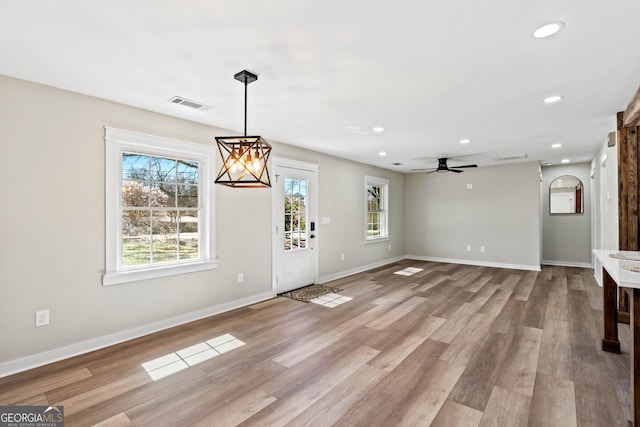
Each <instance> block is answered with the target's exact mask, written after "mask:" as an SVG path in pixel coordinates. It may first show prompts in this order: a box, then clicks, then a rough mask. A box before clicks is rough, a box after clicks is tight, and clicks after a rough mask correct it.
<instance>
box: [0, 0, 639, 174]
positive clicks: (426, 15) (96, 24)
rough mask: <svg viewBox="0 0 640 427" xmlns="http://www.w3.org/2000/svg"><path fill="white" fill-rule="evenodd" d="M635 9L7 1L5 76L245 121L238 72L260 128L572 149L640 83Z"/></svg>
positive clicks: (618, 5) (335, 150) (353, 138)
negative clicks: (179, 101)
mask: <svg viewBox="0 0 640 427" xmlns="http://www.w3.org/2000/svg"><path fill="white" fill-rule="evenodd" d="M551 21H563V22H564V23H565V27H564V30H563V31H562V32H560V33H558V34H556V35H554V36H552V37H550V38H547V39H533V38H532V37H531V33H532V31H533V30H534V29H536V28H537V27H538V26H540V25H542V24H545V23H548V22H551ZM638 22H640V2H638V1H637V0H615V1H602V0H565V1H559V0H536V1H531V0H493V1H490V2H486V1H485V2H481V1H473V0H449V1H447V2H442V1H434V0H422V1H415V0H414V1H408V0H396V1H388V0H368V1H363V0H341V1H338V0H322V1H308V0H306V1H305V0H270V1H257V0H254V1H241V0H233V1H231V0H190V1H177V0H176V1H169V0H154V1H152V0H110V1H100V2H98V1H86V0H58V1H50V0H39V1H37V0H20V1H9V0H5V1H2V2H1V3H0V58H1V59H0V74H4V75H8V76H13V77H18V78H21V79H25V80H30V81H34V82H38V83H43V84H46V85H50V86H55V87H59V88H63V89H67V90H71V91H75V92H79V93H83V94H88V95H93V96H96V97H100V98H105V99H109V100H113V101H117V102H121V103H124V104H128V105H133V106H136V107H140V108H144V109H147V110H151V111H157V112H161V113H165V114H169V115H172V116H177V117H182V118H185V119H188V120H193V121H197V122H201V123H206V124H209V125H213V126H217V127H221V128H225V129H230V130H232V131H237V132H242V128H243V101H244V89H243V85H242V84H241V83H240V82H238V81H236V80H234V79H233V75H234V74H235V73H236V72H238V71H241V70H243V69H248V70H250V71H252V72H254V73H256V74H258V75H259V79H258V81H257V82H255V83H252V84H250V85H249V87H248V93H249V102H248V109H249V114H248V133H249V134H259V135H262V136H263V137H265V138H266V139H267V140H269V139H272V140H276V141H280V142H284V143H287V144H292V145H297V146H301V147H305V148H309V149H312V150H317V151H321V152H325V153H329V154H333V155H336V156H340V157H344V158H348V159H353V160H356V161H360V162H364V163H369V164H374V165H378V166H382V167H385V168H388V169H395V170H401V171H409V170H410V169H411V168H420V167H425V166H427V165H430V164H432V161H430V160H425V159H424V158H435V157H440V156H444V155H448V156H467V155H470V154H481V156H475V157H474V156H471V157H467V158H465V159H464V162H465V163H466V162H469V161H475V162H479V163H480V164H481V165H483V164H495V162H494V160H493V158H494V157H503V156H510V155H515V154H527V155H528V159H529V160H540V161H545V162H546V161H549V162H553V163H557V162H559V161H560V159H562V158H568V159H570V160H571V161H572V162H578V161H587V160H590V159H591V158H592V157H593V155H594V153H595V151H596V150H597V148H598V147H599V146H601V144H602V143H603V142H604V141H605V138H606V136H607V133H608V132H610V131H612V130H614V129H615V113H616V112H617V111H622V110H624V109H625V108H626V106H627V104H628V102H629V101H630V100H631V98H632V97H633V95H634V94H635V92H636V90H637V89H638V86H639V85H640V43H639V42H638V41H639V40H640V24H638ZM552 94H561V95H563V96H564V99H563V100H562V101H561V102H559V103H556V104H551V105H547V104H544V103H543V102H542V100H543V98H545V97H547V96H549V95H552ZM175 95H179V96H182V97H185V98H188V99H191V100H195V101H198V102H201V103H204V104H207V105H211V106H212V107H213V108H211V109H209V110H208V111H197V110H193V109H189V108H187V107H184V106H178V105H173V104H171V103H169V102H167V101H168V100H169V99H170V98H171V97H173V96H175ZM374 126H384V127H385V131H384V132H383V133H381V134H376V133H374V132H373V131H372V128H373V127H374ZM462 138H470V139H471V143H470V144H467V145H461V144H460V143H459V141H460V139H462ZM555 142H560V143H562V144H563V147H562V148H561V149H552V148H551V144H552V143H555ZM379 151H386V152H387V153H388V154H387V156H386V157H384V158H381V157H379V156H378V152H379ZM421 158H423V159H422V160H420V159H421ZM392 162H401V163H403V164H404V166H400V167H397V166H392V165H391V163H392Z"/></svg>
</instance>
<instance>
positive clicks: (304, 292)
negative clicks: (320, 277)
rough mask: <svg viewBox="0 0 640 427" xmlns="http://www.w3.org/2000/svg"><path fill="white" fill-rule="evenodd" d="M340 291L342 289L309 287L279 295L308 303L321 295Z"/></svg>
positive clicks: (322, 286)
mask: <svg viewBox="0 0 640 427" xmlns="http://www.w3.org/2000/svg"><path fill="white" fill-rule="evenodd" d="M340 291H342V289H338V288H332V287H330V286H324V285H309V286H305V287H304V288H299V289H294V290H293V291H289V292H283V293H281V294H279V295H280V296H281V297H286V298H291V299H294V300H296V301H302V302H309V301H311V300H312V299H314V298H318V297H321V296H322V295H326V294H330V293H334V292H340Z"/></svg>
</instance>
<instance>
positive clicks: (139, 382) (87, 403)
mask: <svg viewBox="0 0 640 427" xmlns="http://www.w3.org/2000/svg"><path fill="white" fill-rule="evenodd" d="M151 382H152V380H151V378H150V377H149V375H148V374H147V373H146V372H139V373H137V374H135V375H129V376H127V377H125V378H120V379H118V380H116V381H113V382H111V383H109V384H105V385H103V386H102V387H98V388H95V389H92V390H88V391H86V392H84V393H81V394H79V395H77V396H74V397H71V398H69V399H66V400H63V401H61V402H53V404H54V405H62V406H64V413H65V416H67V415H73V414H74V413H76V412H79V411H82V410H84V409H87V408H90V407H91V406H94V405H95V404H97V403H99V402H101V401H103V400H108V399H110V398H112V397H115V396H118V395H120V394H123V393H126V392H128V391H130V390H134V389H136V388H138V387H140V386H143V385H145V384H149V383H151Z"/></svg>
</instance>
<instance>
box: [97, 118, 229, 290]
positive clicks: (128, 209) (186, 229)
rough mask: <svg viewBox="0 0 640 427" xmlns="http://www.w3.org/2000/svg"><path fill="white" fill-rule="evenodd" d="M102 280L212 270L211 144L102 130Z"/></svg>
mask: <svg viewBox="0 0 640 427" xmlns="http://www.w3.org/2000/svg"><path fill="white" fill-rule="evenodd" d="M105 139H106V144H107V145H106V196H107V200H106V209H107V212H106V218H107V224H106V233H107V236H106V242H107V248H106V250H107V256H106V260H107V263H106V264H107V265H106V274H105V275H104V277H103V285H113V284H118V283H125V282H130V281H135V280H143V279H150V278H155V277H162V276H168V275H173V274H181V273H187V272H192V271H199V270H205V269H210V268H215V267H216V266H217V262H216V260H215V255H214V239H213V236H211V233H212V231H213V229H214V227H213V199H214V197H213V187H212V186H211V185H210V181H211V180H210V179H208V177H209V176H210V167H211V166H212V164H213V160H214V151H213V146H209V145H204V144H195V143H190V142H184V141H178V140H173V139H168V138H161V137H157V136H153V135H146V134H141V133H135V132H129V131H124V130H119V129H113V128H105Z"/></svg>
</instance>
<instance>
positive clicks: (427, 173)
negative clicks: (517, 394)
mask: <svg viewBox="0 0 640 427" xmlns="http://www.w3.org/2000/svg"><path fill="white" fill-rule="evenodd" d="M434 172H438V170H437V169H434V170H432V171H429V172H425V173H424V174H425V175H429V174H430V173H434Z"/></svg>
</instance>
